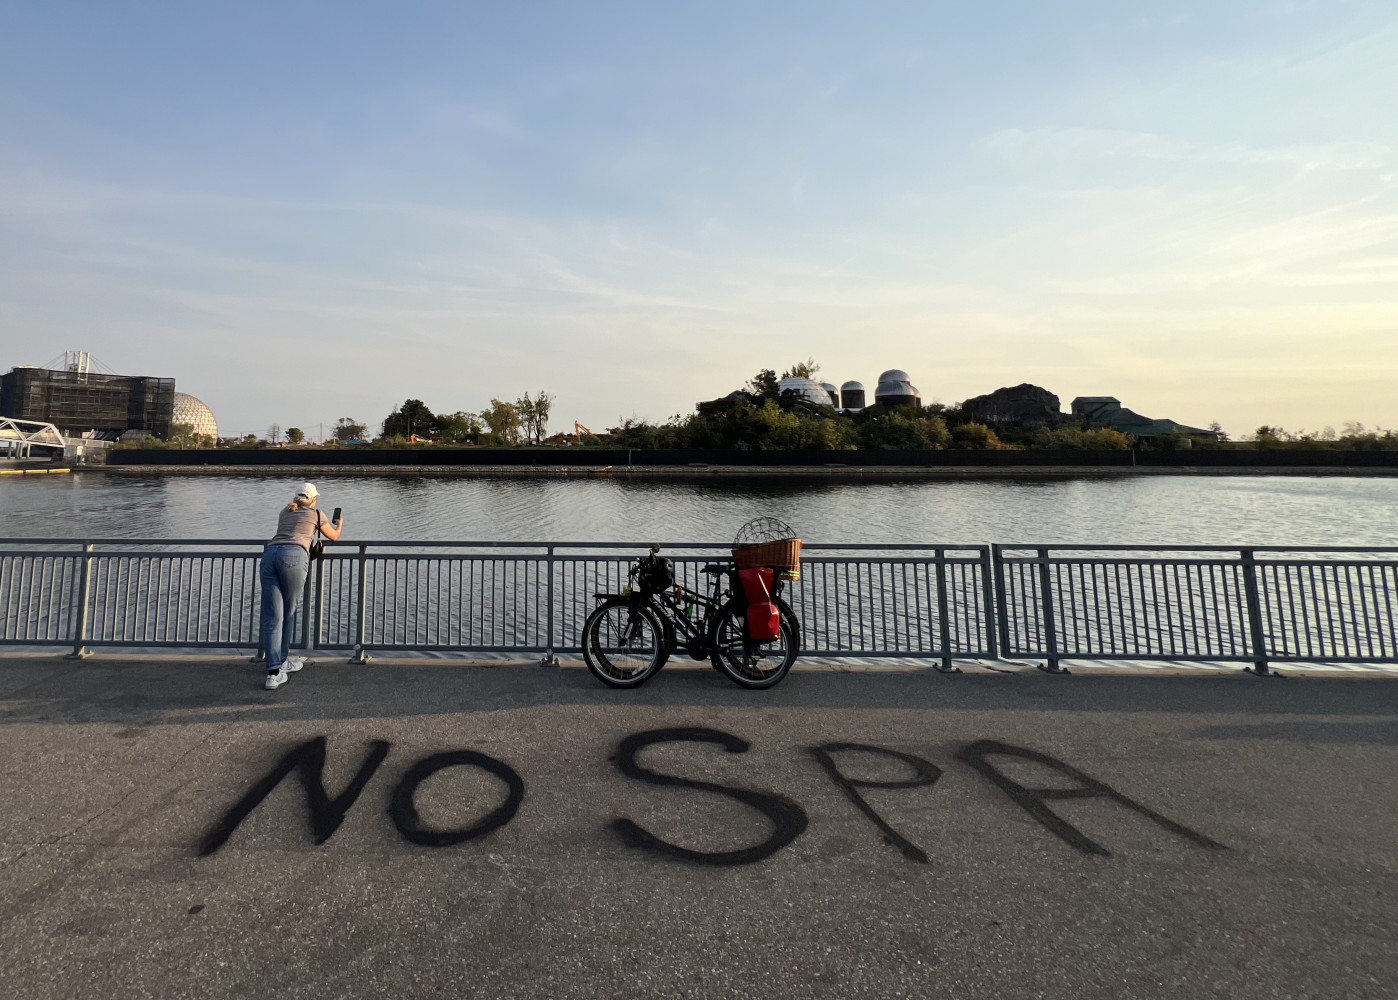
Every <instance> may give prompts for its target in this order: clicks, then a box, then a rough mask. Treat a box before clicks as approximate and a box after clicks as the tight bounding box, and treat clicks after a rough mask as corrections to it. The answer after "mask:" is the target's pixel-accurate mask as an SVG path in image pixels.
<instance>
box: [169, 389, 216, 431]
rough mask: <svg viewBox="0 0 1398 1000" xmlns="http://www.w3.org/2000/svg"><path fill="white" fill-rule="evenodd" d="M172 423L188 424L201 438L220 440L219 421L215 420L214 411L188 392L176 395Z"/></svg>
mask: <svg viewBox="0 0 1398 1000" xmlns="http://www.w3.org/2000/svg"><path fill="white" fill-rule="evenodd" d="M170 423H171V424H188V425H189V426H191V427H193V428H194V433H195V434H198V435H199V436H200V437H211V438H213V439H214V440H218V421H217V420H215V419H214V411H213V410H211V409H209V408H208V407H207V406H205V405H204V401H203V400H202V399H198V398H197V397H194V396H191V395H190V394H189V393H187V392H177V393H175V410H174V415H173V416H172V417H171V418H170Z"/></svg>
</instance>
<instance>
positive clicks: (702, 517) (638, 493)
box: [0, 473, 1398, 545]
mask: <svg viewBox="0 0 1398 1000" xmlns="http://www.w3.org/2000/svg"><path fill="white" fill-rule="evenodd" d="M300 483H301V479H300V478H299V477H294V476H281V475H266V476H185V475H180V476H126V475H107V474H103V473H80V474H74V475H63V476H4V477H0V536H4V537H11V538H13V537H21V536H24V537H65V538H77V537H88V538H114V537H128V538H161V537H164V538H175V537H180V538H263V537H266V536H267V535H269V534H270V533H271V530H272V527H273V525H274V524H275V522H276V515H277V511H278V508H279V506H280V505H281V504H283V503H285V502H286V501H287V500H289V499H290V497H291V495H292V494H293V493H294V492H295V490H296V488H297V487H298V486H299V485H300ZM316 484H317V486H318V488H319V489H320V491H321V494H322V496H321V502H320V505H321V507H322V509H324V510H325V511H326V512H327V513H328V512H329V511H330V510H331V509H332V508H334V507H337V506H338V507H343V508H344V510H345V518H346V529H347V534H346V536H345V537H346V538H347V539H356V538H357V539H378V540H412V539H424V540H439V539H453V540H507V541H540V540H545V541H637V542H645V541H652V540H654V541H671V542H679V541H717V542H724V541H729V540H731V538H732V536H733V534H734V532H735V531H736V530H737V528H738V527H739V526H740V525H741V524H742V523H743V522H744V521H746V520H747V519H748V518H750V517H753V516H756V515H758V514H774V515H776V516H778V517H781V518H783V519H784V520H786V521H787V522H789V523H790V524H791V525H792V526H793V527H794V528H795V529H796V530H797V532H798V533H799V534H800V535H801V536H802V537H804V538H805V539H806V540H807V541H812V542H876V543H877V542H931V543H936V542H947V543H971V542H1043V543H1047V544H1053V543H1059V544H1061V543H1081V544H1089V543H1097V544H1108V543H1138V544H1244V543H1249V544H1255V545H1398V479H1390V478H1380V477H1372V478H1370V477H1353V478H1351V477H1337V476H1324V477H1302V476H1139V477H1135V476H1133V477H1119V478H1098V477H1093V478H1077V479H1074V478H1063V479H1042V478H1001V477H996V478H986V479H957V480H937V481H905V482H887V481H877V482H846V483H835V482H829V481H826V480H812V479H803V480H800V481H793V480H791V479H787V478H782V479H766V478H763V479H749V478H743V479H723V480H720V479H712V478H701V479H695V480H692V481H673V480H666V481H641V482H635V481H625V480H612V479H567V480H565V479H507V478H499V479H457V478H429V477H420V476H374V477H359V476H356V477H344V478H322V479H318V480H317V481H316Z"/></svg>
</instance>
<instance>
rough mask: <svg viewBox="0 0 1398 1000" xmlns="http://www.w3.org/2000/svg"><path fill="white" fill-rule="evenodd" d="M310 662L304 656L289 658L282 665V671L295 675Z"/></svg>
mask: <svg viewBox="0 0 1398 1000" xmlns="http://www.w3.org/2000/svg"><path fill="white" fill-rule="evenodd" d="M309 662H310V661H309V660H307V659H306V658H305V657H304V656H288V657H287V658H286V662H285V663H283V664H282V669H284V670H285V671H286V672H287V673H289V674H294V673H296V671H298V670H300V669H301V668H302V667H304V666H305V665H306V664H307V663H309Z"/></svg>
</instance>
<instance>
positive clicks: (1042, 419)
mask: <svg viewBox="0 0 1398 1000" xmlns="http://www.w3.org/2000/svg"><path fill="white" fill-rule="evenodd" d="M961 410H962V412H964V413H965V414H966V415H967V416H971V417H975V418H976V419H977V420H982V421H985V422H987V423H995V424H1003V425H1006V426H1009V427H1019V428H1027V427H1049V428H1054V427H1059V426H1061V425H1062V424H1063V423H1065V422H1066V421H1067V420H1068V419H1069V418H1068V416H1067V414H1065V413H1063V412H1062V411H1061V410H1060V409H1059V402H1058V397H1057V396H1055V395H1054V394H1053V393H1051V392H1049V391H1048V390H1047V389H1044V388H1041V387H1039V386H1037V385H1031V384H1030V383H1028V382H1024V383H1022V384H1020V385H1016V386H1010V387H1007V388H1004V389H996V390H995V391H994V392H989V393H986V394H985V395H984V396H973V397H971V398H970V399H968V400H966V401H965V402H963V403H962V404H961Z"/></svg>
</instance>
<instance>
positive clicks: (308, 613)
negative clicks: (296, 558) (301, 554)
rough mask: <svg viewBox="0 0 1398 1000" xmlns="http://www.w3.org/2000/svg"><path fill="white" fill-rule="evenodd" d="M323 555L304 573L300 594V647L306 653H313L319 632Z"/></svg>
mask: <svg viewBox="0 0 1398 1000" xmlns="http://www.w3.org/2000/svg"><path fill="white" fill-rule="evenodd" d="M324 558H325V557H324V556H322V557H321V558H320V559H316V560H314V565H313V566H312V567H311V572H309V573H307V574H306V590H305V593H303V594H302V595H301V608H302V612H301V617H302V621H303V624H302V626H301V629H302V632H301V639H302V643H301V647H302V648H303V649H304V650H305V651H306V652H307V653H314V652H315V649H316V637H317V636H318V635H319V634H320V594H321V589H320V584H321V579H320V567H321V563H322V562H323V560H324ZM312 592H314V593H315V600H314V601H312V600H311V594H312Z"/></svg>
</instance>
